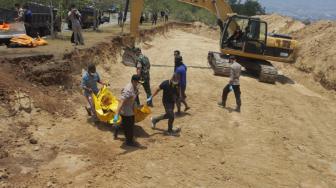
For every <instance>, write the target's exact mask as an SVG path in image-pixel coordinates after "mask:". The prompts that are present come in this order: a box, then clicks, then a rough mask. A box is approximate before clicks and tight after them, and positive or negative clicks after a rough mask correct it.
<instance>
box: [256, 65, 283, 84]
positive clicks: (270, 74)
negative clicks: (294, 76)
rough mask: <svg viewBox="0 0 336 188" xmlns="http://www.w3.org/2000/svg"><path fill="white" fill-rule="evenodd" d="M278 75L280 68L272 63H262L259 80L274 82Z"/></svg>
mask: <svg viewBox="0 0 336 188" xmlns="http://www.w3.org/2000/svg"><path fill="white" fill-rule="evenodd" d="M277 77H278V70H277V69H276V68H275V67H273V66H272V65H261V66H260V73H259V81H260V82H265V83H270V84H274V83H275V81H276V79H277Z"/></svg>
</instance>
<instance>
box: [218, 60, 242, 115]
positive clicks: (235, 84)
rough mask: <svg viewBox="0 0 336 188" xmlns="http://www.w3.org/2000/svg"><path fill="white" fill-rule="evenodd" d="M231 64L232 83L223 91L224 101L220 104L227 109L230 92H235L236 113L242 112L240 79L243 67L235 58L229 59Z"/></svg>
mask: <svg viewBox="0 0 336 188" xmlns="http://www.w3.org/2000/svg"><path fill="white" fill-rule="evenodd" d="M229 63H230V64H231V72H230V81H229V83H228V84H227V85H226V86H225V88H224V89H223V95H222V101H221V102H219V103H218V105H219V106H221V107H223V108H225V107H226V99H227V96H228V94H229V93H230V91H232V90H233V92H234V94H235V97H236V103H237V107H236V111H237V112H240V107H241V99H240V95H241V92H240V82H239V77H240V74H241V65H240V64H239V63H237V61H236V57H235V56H232V55H231V56H230V57H229Z"/></svg>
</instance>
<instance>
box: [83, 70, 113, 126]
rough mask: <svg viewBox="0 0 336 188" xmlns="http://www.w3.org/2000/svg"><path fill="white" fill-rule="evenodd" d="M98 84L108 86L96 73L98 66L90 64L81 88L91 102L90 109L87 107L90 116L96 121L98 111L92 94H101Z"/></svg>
mask: <svg viewBox="0 0 336 188" xmlns="http://www.w3.org/2000/svg"><path fill="white" fill-rule="evenodd" d="M97 83H100V84H102V85H107V84H105V83H104V82H102V81H101V79H100V76H99V74H98V73H97V72H96V66H95V65H94V64H89V66H88V68H87V71H86V72H85V73H84V74H83V77H82V83H81V87H82V89H83V90H84V96H85V98H86V99H87V101H88V102H89V105H90V107H89V108H87V107H85V109H86V111H87V112H88V115H89V116H92V117H93V118H94V119H95V120H96V111H95V107H94V104H93V99H92V94H95V95H97V94H98V92H99V89H98V86H97Z"/></svg>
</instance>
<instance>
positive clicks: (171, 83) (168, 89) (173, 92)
mask: <svg viewBox="0 0 336 188" xmlns="http://www.w3.org/2000/svg"><path fill="white" fill-rule="evenodd" d="M179 79H180V78H179V76H178V74H174V75H173V77H172V78H171V79H170V80H165V81H163V82H162V83H161V84H160V86H159V88H157V89H156V91H155V92H154V94H153V96H151V97H149V98H148V99H147V100H149V101H151V100H152V99H153V98H154V97H155V96H156V95H157V94H158V93H159V92H160V91H161V90H163V96H162V103H163V106H164V108H165V114H163V115H161V116H158V117H155V118H152V128H153V129H155V127H156V124H157V123H158V122H159V121H161V120H164V119H168V132H167V133H168V135H172V136H173V135H175V134H176V133H178V132H179V131H180V129H176V130H173V123H174V106H175V101H176V98H177V96H178V89H179V88H178V84H179Z"/></svg>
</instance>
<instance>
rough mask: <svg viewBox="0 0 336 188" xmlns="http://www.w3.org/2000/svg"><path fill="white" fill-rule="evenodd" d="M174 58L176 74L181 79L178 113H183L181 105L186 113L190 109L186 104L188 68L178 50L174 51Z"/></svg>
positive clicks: (177, 104)
mask: <svg viewBox="0 0 336 188" xmlns="http://www.w3.org/2000/svg"><path fill="white" fill-rule="evenodd" d="M174 56H175V68H174V70H175V74H177V75H178V76H179V78H180V80H179V86H180V87H179V95H178V98H177V101H176V102H177V103H176V106H177V113H178V114H180V113H181V103H183V104H184V107H185V108H184V111H185V112H186V111H187V110H189V109H190V107H189V106H188V104H187V102H186V98H187V95H186V94H185V91H186V88H187V66H186V65H185V64H184V63H183V59H182V56H181V52H180V51H178V50H175V51H174Z"/></svg>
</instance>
